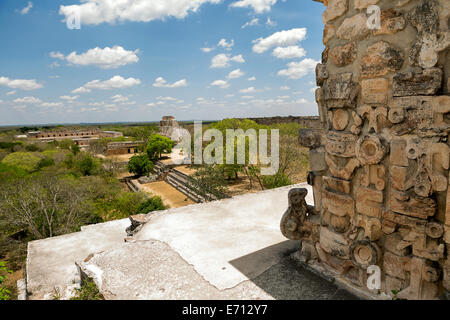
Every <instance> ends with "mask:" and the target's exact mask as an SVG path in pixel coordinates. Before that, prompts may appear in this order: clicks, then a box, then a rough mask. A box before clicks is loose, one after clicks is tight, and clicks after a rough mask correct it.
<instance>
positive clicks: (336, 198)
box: [322, 190, 355, 217]
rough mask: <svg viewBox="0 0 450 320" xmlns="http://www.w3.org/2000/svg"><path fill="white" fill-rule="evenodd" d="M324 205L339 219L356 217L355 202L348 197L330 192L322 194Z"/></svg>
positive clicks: (325, 191) (326, 191)
mask: <svg viewBox="0 0 450 320" xmlns="http://www.w3.org/2000/svg"><path fill="white" fill-rule="evenodd" d="M322 204H323V207H324V208H326V209H327V210H328V211H330V213H332V214H334V215H336V216H339V217H345V216H349V217H353V216H354V215H355V201H354V200H353V199H352V197H350V196H348V195H343V194H339V193H334V192H330V191H328V190H324V191H323V192H322Z"/></svg>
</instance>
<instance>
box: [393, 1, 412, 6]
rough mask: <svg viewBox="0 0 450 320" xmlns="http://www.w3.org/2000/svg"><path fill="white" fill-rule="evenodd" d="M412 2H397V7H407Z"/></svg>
mask: <svg viewBox="0 0 450 320" xmlns="http://www.w3.org/2000/svg"><path fill="white" fill-rule="evenodd" d="M410 2H411V0H397V3H396V4H395V6H396V7H403V6H404V5H407V4H408V3H410Z"/></svg>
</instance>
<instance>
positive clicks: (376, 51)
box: [361, 41, 404, 78]
mask: <svg viewBox="0 0 450 320" xmlns="http://www.w3.org/2000/svg"><path fill="white" fill-rule="evenodd" d="M403 62H404V57H403V53H402V52H401V51H400V50H398V49H396V48H394V47H393V46H392V45H390V44H389V43H388V42H385V41H379V42H377V43H375V44H373V45H372V46H370V47H368V48H367V55H366V56H365V57H363V58H362V59H361V76H362V77H365V78H376V77H381V76H385V75H387V74H389V73H393V72H396V71H398V70H400V69H401V67H402V66H403Z"/></svg>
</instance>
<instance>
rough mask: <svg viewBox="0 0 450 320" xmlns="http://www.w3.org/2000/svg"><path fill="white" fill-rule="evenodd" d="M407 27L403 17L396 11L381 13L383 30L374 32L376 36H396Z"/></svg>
mask: <svg viewBox="0 0 450 320" xmlns="http://www.w3.org/2000/svg"><path fill="white" fill-rule="evenodd" d="M405 27H406V20H405V18H404V17H403V15H402V14H401V13H399V12H397V11H395V10H394V9H388V10H383V11H381V28H380V29H375V30H374V35H384V34H394V33H397V32H399V31H402V30H403V29H405Z"/></svg>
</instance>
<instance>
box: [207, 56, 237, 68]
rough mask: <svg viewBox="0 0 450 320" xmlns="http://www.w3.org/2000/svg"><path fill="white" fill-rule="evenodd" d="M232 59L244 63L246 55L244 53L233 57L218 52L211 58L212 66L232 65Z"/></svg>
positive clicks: (224, 66)
mask: <svg viewBox="0 0 450 320" xmlns="http://www.w3.org/2000/svg"><path fill="white" fill-rule="evenodd" d="M231 61H233V62H238V63H244V62H245V60H244V57H243V56H242V54H240V55H237V56H234V57H232V56H231V55H229V54H224V53H221V54H218V55H217V56H215V57H214V58H212V60H211V68H227V67H229V66H231V63H230V62H231Z"/></svg>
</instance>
